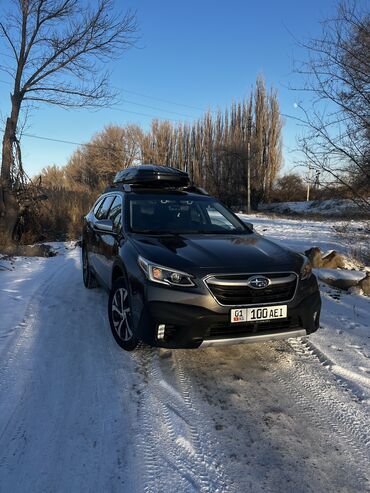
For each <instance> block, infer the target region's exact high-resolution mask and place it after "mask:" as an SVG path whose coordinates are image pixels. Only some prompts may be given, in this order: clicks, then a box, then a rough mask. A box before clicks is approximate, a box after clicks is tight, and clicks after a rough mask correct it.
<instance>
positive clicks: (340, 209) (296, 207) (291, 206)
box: [258, 198, 370, 217]
mask: <svg viewBox="0 0 370 493" xmlns="http://www.w3.org/2000/svg"><path fill="white" fill-rule="evenodd" d="M368 200H370V198H369V199H368ZM258 208H259V210H260V211H261V212H275V213H277V214H299V215H308V216H309V215H310V214H316V215H321V216H338V217H343V216H344V215H345V216H347V217H349V216H351V215H352V216H353V215H355V214H356V215H361V214H362V215H365V213H364V212H363V211H361V209H360V208H359V207H358V205H356V204H355V203H354V202H353V201H352V200H349V199H330V200H308V201H305V200H302V201H300V202H272V203H270V204H260V205H259V207H258Z"/></svg>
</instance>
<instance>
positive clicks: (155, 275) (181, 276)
mask: <svg viewBox="0 0 370 493" xmlns="http://www.w3.org/2000/svg"><path fill="white" fill-rule="evenodd" d="M138 263H139V265H140V267H141V268H142V269H143V271H144V273H145V275H146V277H147V278H148V279H149V280H150V281H153V282H159V283H160V284H166V285H167V286H179V287H183V288H190V287H191V286H195V284H194V283H193V281H192V280H191V276H190V275H189V274H186V273H185V272H181V271H178V270H173V269H169V268H167V267H163V266H162V265H156V264H153V263H152V262H149V260H146V259H145V258H143V257H140V256H139V258H138Z"/></svg>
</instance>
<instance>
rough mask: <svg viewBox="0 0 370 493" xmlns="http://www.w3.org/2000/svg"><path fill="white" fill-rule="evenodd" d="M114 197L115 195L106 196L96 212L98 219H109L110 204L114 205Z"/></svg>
mask: <svg viewBox="0 0 370 493" xmlns="http://www.w3.org/2000/svg"><path fill="white" fill-rule="evenodd" d="M114 197H115V196H114V195H108V197H105V199H104V200H103V202H102V203H101V205H100V207H99V208H98V210H97V212H96V214H95V217H96V219H97V220H98V221H101V220H102V219H107V217H108V211H109V208H110V206H111V205H112V202H113V200H114Z"/></svg>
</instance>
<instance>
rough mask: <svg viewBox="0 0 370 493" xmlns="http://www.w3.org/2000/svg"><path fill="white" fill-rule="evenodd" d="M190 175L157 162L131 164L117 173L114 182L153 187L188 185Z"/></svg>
mask: <svg viewBox="0 0 370 493" xmlns="http://www.w3.org/2000/svg"><path fill="white" fill-rule="evenodd" d="M189 182H190V179H189V175H188V174H187V173H185V172H184V171H180V170H179V169H176V168H169V167H168V166H159V165H157V164H142V165H140V166H129V167H128V168H126V169H124V170H122V171H119V172H118V173H117V174H116V177H115V179H114V183H117V184H118V183H126V184H130V185H144V186H153V187H166V186H167V187H187V186H188V185H189Z"/></svg>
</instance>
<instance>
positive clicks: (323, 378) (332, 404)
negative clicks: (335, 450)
mask: <svg viewBox="0 0 370 493" xmlns="http://www.w3.org/2000/svg"><path fill="white" fill-rule="evenodd" d="M282 344H284V343H282ZM292 344H293V346H294V344H296V343H295V342H294V341H293V342H292V340H290V343H288V346H289V348H291V347H292ZM285 346H286V343H285ZM279 347H280V351H281V352H279V355H278V361H279V365H274V366H272V367H271V371H272V373H273V374H274V376H275V378H276V379H277V380H278V381H279V382H280V383H281V384H282V385H283V386H284V387H285V388H286V391H287V392H288V393H289V394H290V395H292V396H294V402H295V403H296V404H297V405H298V406H299V407H300V409H301V412H302V413H303V414H309V416H310V417H311V419H312V420H313V421H314V422H315V424H316V426H317V428H318V429H320V430H321V432H322V433H323V435H326V436H327V437H328V440H330V436H331V435H332V433H333V432H335V433H336V434H337V435H338V436H339V437H340V438H341V440H342V441H344V443H346V445H347V446H348V449H347V452H346V453H347V455H348V458H349V459H351V461H352V462H353V456H354V457H356V459H357V464H356V465H357V471H354V474H355V475H356V477H357V479H358V480H359V481H362V482H363V481H364V480H366V481H370V476H369V471H368V465H369V460H370V449H369V445H370V441H369V424H368V418H367V416H366V414H365V413H363V412H362V410H361V409H359V408H358V407H357V408H356V407H355V406H354V404H355V401H354V400H353V399H351V402H350V403H347V402H345V394H344V393H343V392H342V391H341V392H339V393H338V384H337V382H336V380H335V378H334V376H332V380H328V376H329V377H330V376H331V374H330V373H327V370H325V369H324V368H323V367H322V366H321V365H317V362H318V359H317V358H316V357H315V358H307V359H306V360H304V359H303V358H301V357H300V358H299V359H296V360H293V364H284V350H285V351H286V349H283V348H282V346H281V345H279ZM293 351H294V349H293ZM294 352H295V353H296V354H297V352H296V351H294ZM301 389H304V391H301ZM359 405H360V404H358V403H357V406H359ZM369 487H370V486H369ZM364 491H368V490H364Z"/></svg>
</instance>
